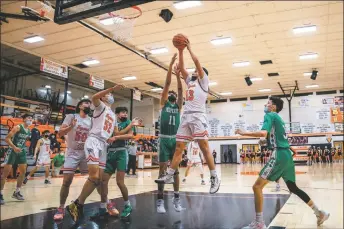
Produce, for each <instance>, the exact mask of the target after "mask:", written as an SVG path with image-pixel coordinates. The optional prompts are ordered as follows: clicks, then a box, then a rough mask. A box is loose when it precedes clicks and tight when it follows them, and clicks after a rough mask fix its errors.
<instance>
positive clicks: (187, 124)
mask: <svg viewBox="0 0 344 229" xmlns="http://www.w3.org/2000/svg"><path fill="white" fill-rule="evenodd" d="M207 128H208V124H207V116H206V114H204V113H192V114H183V115H182V118H181V122H180V125H179V128H178V131H177V135H176V137H177V141H182V142H189V141H192V139H194V140H197V139H208V131H207Z"/></svg>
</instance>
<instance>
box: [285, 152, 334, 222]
mask: <svg viewBox="0 0 344 229" xmlns="http://www.w3.org/2000/svg"><path fill="white" fill-rule="evenodd" d="M288 151H289V150H288ZM289 154H290V153H289ZM285 155H287V156H288V157H289V158H285V159H284V163H285V164H286V168H285V169H284V172H283V175H282V177H283V179H284V181H285V182H286V184H287V187H288V189H289V191H290V192H292V193H294V194H295V195H297V196H298V197H299V198H300V199H301V200H303V201H304V202H305V203H306V204H307V205H308V206H309V207H310V208H311V209H312V210H313V211H314V214H315V215H316V217H317V225H318V226H320V225H321V224H323V223H324V222H325V221H326V220H327V219H328V218H329V216H330V214H329V213H327V212H325V211H323V210H319V208H318V207H317V206H316V205H315V203H314V202H313V201H312V200H311V198H310V197H309V196H308V195H307V194H306V193H305V192H304V191H302V190H301V189H299V188H298V187H297V185H296V183H295V165H294V162H293V159H292V157H291V155H288V154H285Z"/></svg>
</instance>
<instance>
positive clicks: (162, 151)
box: [159, 137, 176, 162]
mask: <svg viewBox="0 0 344 229" xmlns="http://www.w3.org/2000/svg"><path fill="white" fill-rule="evenodd" d="M174 151H176V138H175V137H171V138H168V137H160V138H159V162H167V161H168V160H172V158H173V155H174Z"/></svg>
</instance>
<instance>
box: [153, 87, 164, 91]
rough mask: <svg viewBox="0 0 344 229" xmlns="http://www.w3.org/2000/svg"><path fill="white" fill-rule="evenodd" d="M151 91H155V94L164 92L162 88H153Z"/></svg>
mask: <svg viewBox="0 0 344 229" xmlns="http://www.w3.org/2000/svg"><path fill="white" fill-rule="evenodd" d="M151 91H155V92H158V91H162V88H160V87H156V88H152V89H151Z"/></svg>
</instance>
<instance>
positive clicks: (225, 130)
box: [220, 123, 233, 137]
mask: <svg viewBox="0 0 344 229" xmlns="http://www.w3.org/2000/svg"><path fill="white" fill-rule="evenodd" d="M220 129H221V130H222V136H224V137H227V136H231V134H232V130H233V126H232V125H231V124H229V123H225V124H222V125H220Z"/></svg>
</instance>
